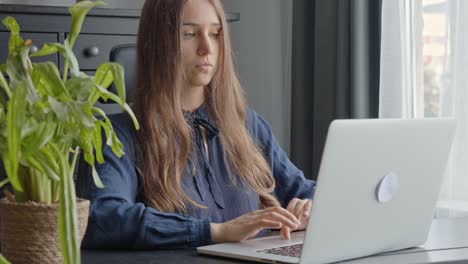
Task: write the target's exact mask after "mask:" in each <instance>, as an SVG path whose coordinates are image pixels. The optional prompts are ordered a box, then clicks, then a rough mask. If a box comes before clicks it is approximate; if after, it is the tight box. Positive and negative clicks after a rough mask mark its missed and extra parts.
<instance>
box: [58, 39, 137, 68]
mask: <svg viewBox="0 0 468 264" xmlns="http://www.w3.org/2000/svg"><path fill="white" fill-rule="evenodd" d="M135 43H136V36H115V35H95V34H81V35H80V36H79V37H78V38H77V39H76V42H75V45H74V47H73V51H74V53H75V55H76V58H77V59H78V63H79V64H80V69H81V70H82V71H94V70H96V68H97V67H98V66H99V64H101V63H103V62H107V61H109V56H110V52H111V50H112V48H113V47H115V46H119V45H124V44H135ZM62 65H63V64H62Z"/></svg>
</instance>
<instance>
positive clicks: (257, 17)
mask: <svg viewBox="0 0 468 264" xmlns="http://www.w3.org/2000/svg"><path fill="white" fill-rule="evenodd" d="M222 2H223V4H224V7H225V10H226V12H234V13H240V21H237V22H234V23H232V24H231V40H232V45H233V49H234V52H235V59H236V64H237V70H238V72H239V76H240V79H241V82H242V84H243V85H244V88H245V89H246V91H247V99H248V102H249V105H250V106H251V107H253V108H254V109H255V110H256V111H257V112H258V113H259V114H260V115H262V116H263V117H264V118H265V119H266V120H267V121H268V122H269V123H270V125H271V126H272V128H273V132H274V134H275V135H276V137H277V138H278V141H279V142H280V144H281V145H282V146H283V148H284V149H285V150H286V152H287V153H289V142H290V105H291V51H292V50H291V43H292V42H291V37H292V35H291V34H292V33H291V32H292V0H222Z"/></svg>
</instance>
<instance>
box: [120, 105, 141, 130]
mask: <svg viewBox="0 0 468 264" xmlns="http://www.w3.org/2000/svg"><path fill="white" fill-rule="evenodd" d="M123 109H124V110H125V112H127V113H128V114H129V115H130V118H131V119H132V121H133V125H134V126H135V129H136V130H138V129H140V125H139V124H138V120H137V118H136V116H135V114H134V113H133V111H132V109H131V108H130V106H129V105H128V104H127V103H125V104H124V105H123Z"/></svg>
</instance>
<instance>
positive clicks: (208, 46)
mask: <svg viewBox="0 0 468 264" xmlns="http://www.w3.org/2000/svg"><path fill="white" fill-rule="evenodd" d="M212 51H213V47H212V43H211V42H210V38H209V37H208V36H203V37H202V38H201V39H200V43H199V47H198V54H199V55H200V56H205V55H208V54H210V53H211V52H212Z"/></svg>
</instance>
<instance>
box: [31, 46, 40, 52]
mask: <svg viewBox="0 0 468 264" xmlns="http://www.w3.org/2000/svg"><path fill="white" fill-rule="evenodd" d="M38 50H39V48H38V47H37V46H36V45H32V46H31V47H29V53H34V52H37V51H38Z"/></svg>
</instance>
